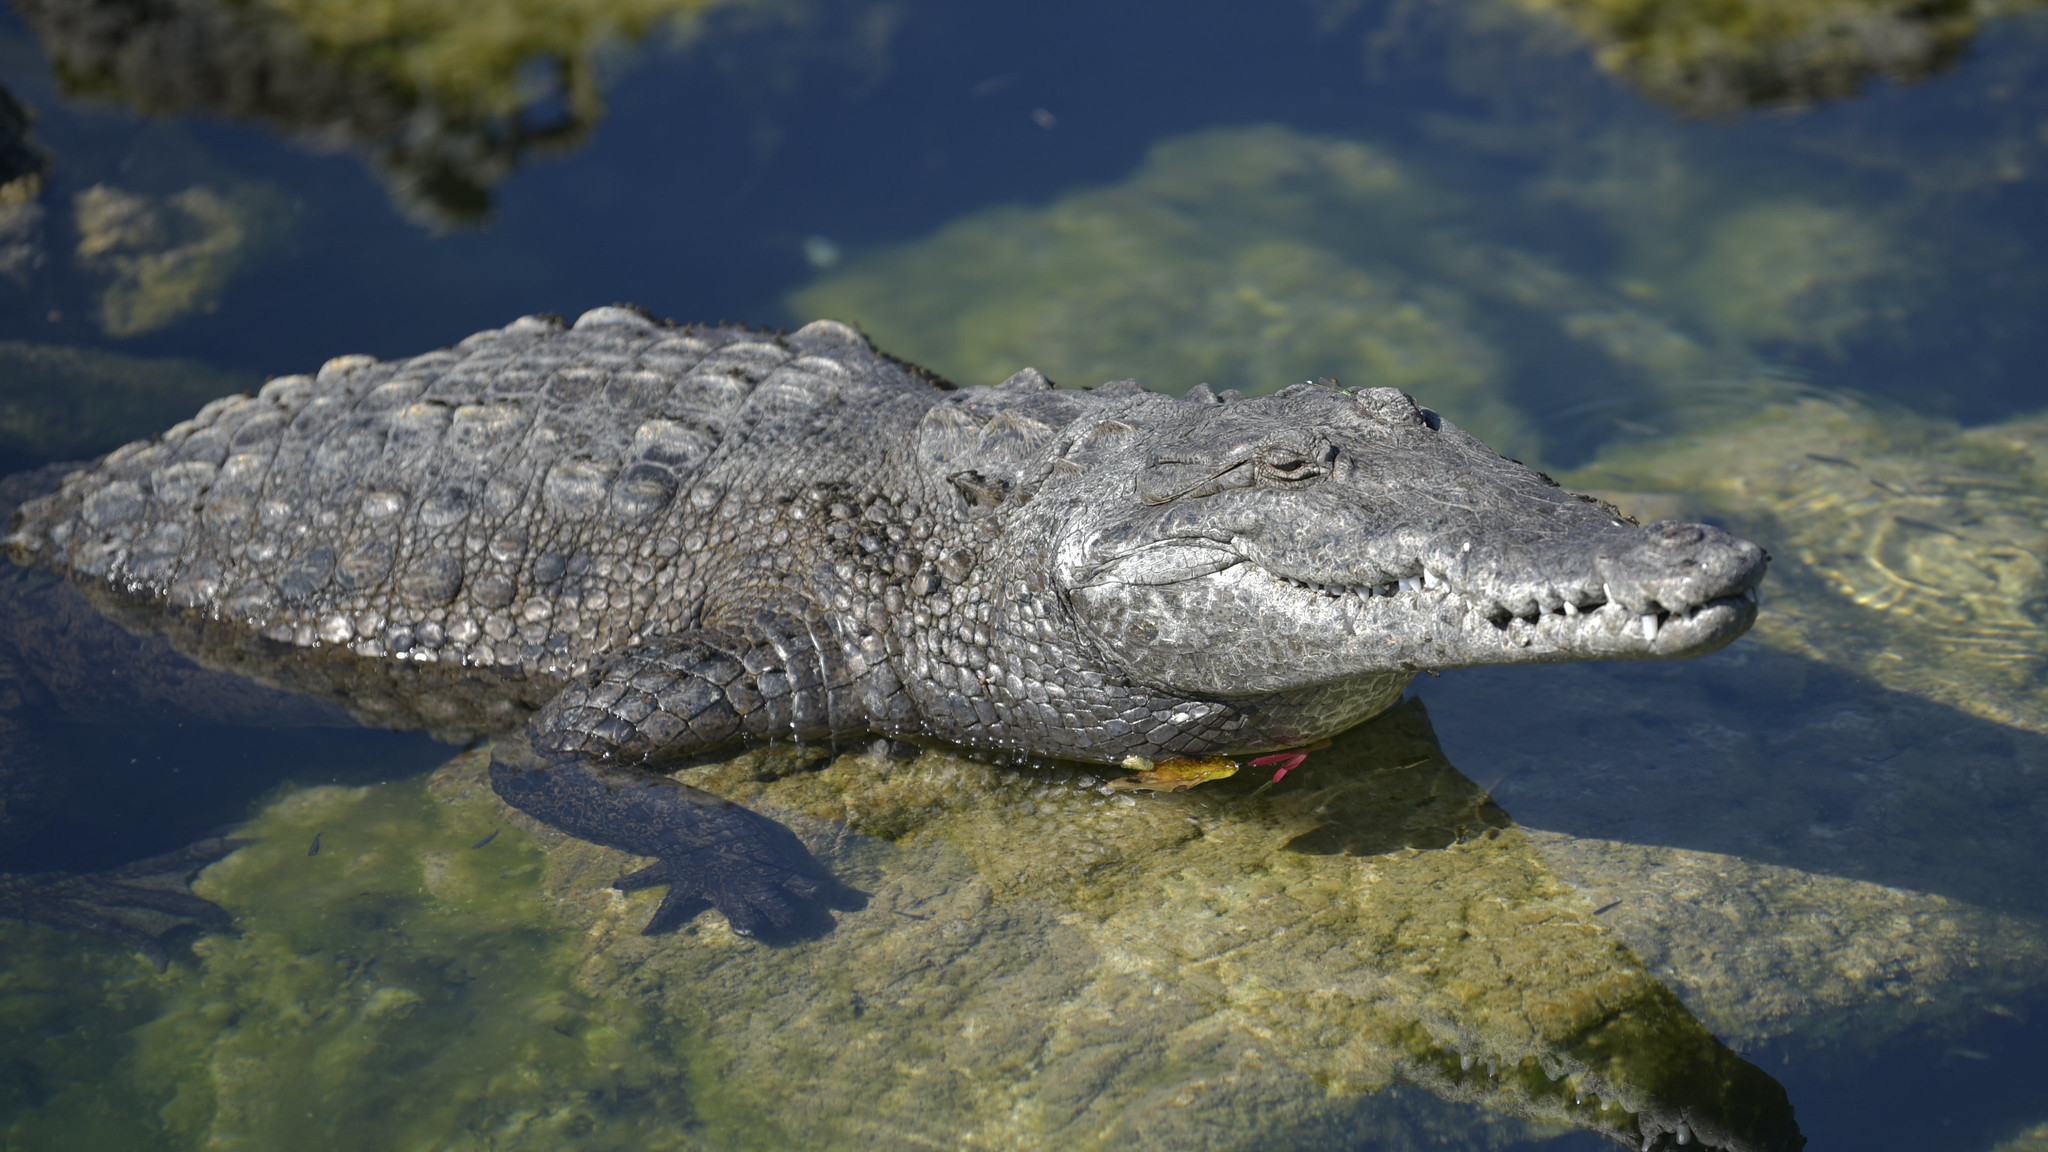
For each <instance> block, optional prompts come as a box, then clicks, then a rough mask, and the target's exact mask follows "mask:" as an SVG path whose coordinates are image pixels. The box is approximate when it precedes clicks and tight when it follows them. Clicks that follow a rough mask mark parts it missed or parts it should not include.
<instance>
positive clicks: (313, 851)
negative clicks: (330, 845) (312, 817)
mask: <svg viewBox="0 0 2048 1152" xmlns="http://www.w3.org/2000/svg"><path fill="white" fill-rule="evenodd" d="M319 854H320V833H318V832H315V833H313V846H312V847H311V848H308V849H306V855H308V856H318V855H319Z"/></svg>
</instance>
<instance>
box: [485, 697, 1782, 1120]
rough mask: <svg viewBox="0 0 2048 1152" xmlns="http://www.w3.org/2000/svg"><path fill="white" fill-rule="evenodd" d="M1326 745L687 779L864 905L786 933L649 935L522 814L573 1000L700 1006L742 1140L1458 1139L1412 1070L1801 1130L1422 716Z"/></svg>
mask: <svg viewBox="0 0 2048 1152" xmlns="http://www.w3.org/2000/svg"><path fill="white" fill-rule="evenodd" d="M1318 757H1319V759H1317V760H1312V761H1311V762H1310V764H1309V765H1308V766H1306V767H1304V768H1302V769H1297V770H1296V773H1295V774H1294V775H1292V776H1290V777H1289V779H1288V781H1287V782H1286V783H1285V784H1284V785H1282V786H1281V787H1279V788H1275V789H1273V790H1271V791H1269V792H1267V793H1264V794H1262V795H1261V796H1259V797H1257V798H1256V799H1254V798H1252V796H1251V793H1252V792H1253V791H1254V790H1255V789H1256V787H1257V785H1256V782H1255V781H1251V780H1248V779H1233V780H1225V781H1218V782H1214V783H1211V784H1207V785H1204V786H1203V788H1201V789H1200V790H1197V791H1191V792H1187V793H1181V794H1159V795H1155V796H1153V797H1152V798H1147V799H1139V798H1134V797H1131V796H1128V795H1125V794H1117V793H1111V792H1110V791H1109V790H1108V789H1106V788H1105V787H1104V786H1103V783H1102V781H1100V780H1099V779H1097V778H1096V777H1094V776H1093V775H1092V774H1089V773H1085V772H1082V771H1081V770H1078V769H1005V768H995V767H991V766H988V765H985V764H981V763H978V762H974V761H970V760H964V759H960V758H957V757H953V756H949V755H945V754H941V753H927V754H925V755H924V756H921V757H920V758H918V759H917V760H915V761H914V762H907V763H905V762H895V761H889V760H886V759H882V758H878V757H875V756H871V755H862V756H842V757H837V758H832V757H820V756H818V755H813V756H811V757H810V758H809V759H808V760H807V759H806V757H805V755H804V754H803V753H800V752H796V751H791V750H785V751H782V752H775V751H770V752H767V753H756V754H752V755H749V756H745V757H742V758H740V759H739V760H735V761H732V762H729V763H726V764H721V765H712V766H707V767H705V768H701V769H694V770H691V772H689V773H688V778H689V779H690V780H691V781H692V782H693V783H696V784H698V785H699V786H703V787H709V788H712V789H714V790H716V791H718V792H720V793H722V794H725V795H728V796H731V797H732V798H734V799H737V800H741V801H742V802H745V803H748V804H749V805H751V806H754V807H756V808H758V809H760V810H762V811H766V812H770V813H773V814H775V815H777V816H778V817H779V818H782V819H785V820H787V821H788V822H789V823H790V824H791V825H792V826H793V827H795V828H797V830H798V831H799V833H800V834H802V835H804V836H805V837H806V839H807V840H808V841H809V842H810V843H811V844H812V846H813V848H814V850H816V851H818V852H819V854H820V855H821V857H823V858H825V859H827V860H829V861H830V862H831V863H832V865H833V867H834V868H835V871H837V872H838V873H839V874H840V875H841V876H843V877H844V878H845V879H847V881H848V882H849V883H852V884H854V885H856V886H857V887H859V888H861V889H863V890H865V891H866V892H868V893H869V895H870V902H869V905H868V907H867V909H866V910H864V911H862V912H860V913H857V914H851V915H845V916H842V917H841V918H840V923H839V925H838V927H837V928H835V929H834V930H833V931H832V932H831V933H829V934H828V935H826V936H824V937H823V938H820V939H817V940H813V941H808V942H805V943H802V944H799V945H796V946H793V947H789V948H765V947H762V946H759V945H757V944H755V943H753V942H751V941H748V940H744V939H741V938H738V937H735V936H733V935H732V934H731V933H730V932H729V931H728V930H726V929H725V928H724V926H723V924H722V922H720V921H719V920H718V919H717V918H716V917H715V916H711V917H707V918H706V920H705V921H704V922H702V923H700V924H699V925H698V926H697V927H695V928H693V929H691V930H688V931H686V932H685V933H683V934H682V935H680V936H678V937H674V938H646V937H640V936H638V935H636V933H637V930H638V927H639V925H641V924H642V923H644V922H645V920H646V917H647V915H648V914H649V913H650V911H651V907H652V905H651V904H650V903H649V901H648V900H647V899H646V898H644V897H642V896H638V895H636V896H633V897H630V898H625V899H622V898H620V897H619V896H618V895H617V894H615V893H612V892H610V891H609V890H608V889H606V888H605V887H604V885H605V884H606V883H607V882H608V881H610V880H611V879H613V878H615V877H616V876H618V875H620V874H622V873H623V872H624V871H627V870H630V868H631V867H632V865H633V861H631V860H630V859H628V858H626V857H623V856H621V855H619V854H617V853H614V852H610V851H608V850H604V849H598V848H594V847H592V846H589V845H586V844H581V843H578V842H574V841H569V840H566V839H564V838H561V837H559V836H556V835H554V834H552V833H547V832H545V831H542V832H539V833H538V834H537V835H538V837H539V839H541V840H542V841H543V842H547V843H548V845H549V847H548V860H549V871H548V878H547V880H546V882H545V883H546V890H547V892H548V898H549V900H550V902H552V903H556V904H558V906H559V907H560V909H561V913H562V914H563V915H564V916H566V917H567V918H568V919H569V920H570V921H571V922H572V923H574V924H576V925H578V926H579V927H582V928H583V930H584V931H585V932H587V933H588V935H589V939H590V951H589V953H588V955H587V958H586V959H585V960H584V961H583V962H582V963H581V964H580V965H579V967H578V969H577V972H578V982H579V987H581V988H583V989H584V990H586V991H587V992H589V993H591V994H592V995H596V996H598V997H600V998H611V997H628V998H631V997H652V998H654V999H655V1000H656V1001H657V1002H658V1003H659V1004H660V1005H661V1011H663V1012H665V1013H667V1014H669V1015H671V1016H674V1017H676V1018H681V1019H687V1020H689V1021H691V1022H692V1025H693V1028H694V1029H695V1031H696V1033H697V1036H698V1039H697V1040H696V1045H697V1047H696V1049H695V1054H694V1055H693V1057H692V1061H691V1063H692V1068H693V1069H695V1070H696V1072H697V1075H698V1079H697V1081H696V1086H695V1089H694V1092H695V1095H694V1100H695V1103H696V1106H697V1109H698V1115H699V1116H700V1117H701V1118H702V1120H703V1122H704V1124H705V1130H706V1132H707V1133H710V1134H717V1133H730V1134H734V1135H733V1136H732V1137H731V1139H733V1140H734V1141H735V1142H739V1137H738V1135H737V1134H739V1133H745V1132H759V1131H770V1132H774V1133H776V1134H777V1139H776V1140H775V1141H774V1142H773V1143H775V1144H777V1145H779V1146H804V1147H817V1146H825V1147H842V1146H867V1145H871V1144H872V1143H874V1142H875V1141H877V1140H878V1139H882V1138H884V1137H888V1138H891V1139H894V1140H897V1141H908V1142H923V1141H925V1140H939V1141H943V1142H951V1143H964V1144H965V1145H967V1146H969V1147H990V1148H996V1147H1001V1148H1032V1147H1047V1148H1053V1147H1057V1148H1093V1147H1107V1146H1111V1145H1117V1146H1121V1145H1123V1144H1127V1143H1131V1142H1141V1143H1144V1144H1148V1145H1156V1146H1165V1147H1176V1148H1240V1147H1241V1148H1252V1147H1273V1146H1293V1147H1323V1146H1346V1147H1352V1146H1356V1145H1357V1144H1358V1143H1360V1142H1374V1141H1375V1140H1376V1139H1379V1138H1384V1139H1385V1140H1386V1141H1387V1142H1388V1143H1387V1146H1392V1147H1401V1146H1411V1145H1413V1144H1415V1143H1418V1142H1422V1141H1421V1137H1423V1136H1427V1135H1429V1133H1430V1132H1442V1133H1444V1134H1447V1135H1455V1134H1456V1133H1458V1132H1459V1131H1460V1130H1461V1129H1464V1128H1467V1127H1468V1122H1460V1121H1453V1120H1448V1119H1445V1118H1444V1117H1445V1115H1446V1114H1443V1113H1441V1112H1438V1113H1435V1117H1436V1118H1434V1119H1429V1120H1428V1121H1427V1125H1426V1127H1425V1129H1424V1131H1423V1132H1422V1133H1418V1132H1416V1131H1415V1126H1416V1124H1417V1123H1419V1121H1418V1119H1417V1114H1416V1113H1415V1111H1414V1106H1413V1105H1412V1104H1411V1105H1406V1106H1402V1107H1398V1108H1397V1107H1394V1106H1392V1105H1391V1104H1389V1103H1388V1099H1389V1098H1387V1097H1384V1096H1382V1095H1379V1094H1380V1093H1382V1092H1383V1091H1384V1090H1386V1089H1387V1088H1388V1087H1389V1086H1391V1085H1394V1084H1398V1083H1409V1084H1420V1085H1422V1086H1424V1087H1426V1088H1428V1089H1429V1090H1430V1091H1431V1092H1433V1093H1435V1094H1437V1095H1438V1096H1441V1097H1443V1098H1445V1099H1449V1100H1453V1101H1463V1102H1475V1103H1480V1104H1484V1105H1486V1106H1488V1107H1489V1108H1491V1109H1494V1110H1497V1111H1498V1112H1500V1113H1503V1114H1505V1115H1508V1116H1515V1117H1523V1118H1527V1119H1533V1120H1539V1121H1543V1122H1546V1123H1551V1124H1569V1125H1573V1126H1578V1127H1585V1128H1590V1129H1592V1130H1595V1131H1604V1132H1608V1133H1610V1134H1613V1135H1616V1136H1618V1137H1622V1138H1626V1139H1628V1140H1629V1141H1630V1142H1632V1143H1637V1144H1639V1143H1641V1141H1642V1140H1643V1139H1644V1138H1645V1137H1646V1136H1654V1135H1657V1134H1660V1133H1661V1134H1664V1135H1663V1137H1662V1139H1664V1140H1666V1141H1667V1142H1668V1140H1669V1139H1670V1138H1671V1137H1672V1136H1675V1134H1676V1133H1677V1131H1678V1130H1679V1125H1680V1124H1681V1123H1683V1124H1684V1125H1685V1126H1686V1127H1687V1130H1688V1132H1690V1133H1697V1134H1699V1135H1700V1136H1701V1137H1702V1138H1703V1139H1704V1138H1711V1139H1713V1140H1715V1141H1716V1142H1717V1143H1722V1144H1725V1145H1727V1146H1730V1147H1744V1148H1747V1147H1774V1146H1778V1142H1779V1141H1781V1140H1784V1139H1787V1138H1788V1137H1789V1133H1790V1132H1791V1131H1792V1129H1791V1127H1790V1117H1789V1111H1788V1109H1787V1107H1786V1105H1785V1104H1784V1099H1783V1095H1782V1091H1781V1090H1780V1089H1778V1088H1777V1086H1776V1085H1775V1084H1773V1083H1771V1082H1770V1081H1769V1079H1768V1078H1767V1077H1765V1076H1763V1074H1762V1073H1760V1072H1758V1071H1756V1070H1755V1069H1754V1068H1751V1067H1749V1066H1748V1065H1746V1064H1744V1063H1742V1062H1741V1061H1740V1060H1739V1059H1738V1058H1737V1057H1735V1056H1734V1055H1733V1054H1732V1053H1729V1052H1728V1051H1727V1050H1726V1049H1725V1048H1723V1047H1721V1046H1720V1045H1719V1044H1718V1042H1716V1041H1715V1040H1714V1039H1713V1037H1712V1036H1711V1035H1710V1034H1709V1033H1708V1032H1706V1030H1705V1029H1703V1028H1701V1027H1700V1026H1699V1025H1698V1024H1697V1023H1696V1022H1695V1021H1693V1020H1692V1018H1691V1017H1690V1016H1689V1015H1688V1014H1687V1013H1686V1012H1685V1010H1684V1009H1683V1008H1682V1007H1680V1006H1679V1004H1678V1002H1677V1000H1676V999H1675V998H1673V997H1672V996H1671V994H1670V993H1669V992H1668V991H1667V990H1666V989H1665V988H1664V986H1663V985H1661V984H1659V983H1658V982H1657V981H1656V980H1654V979H1652V978H1650V977H1649V976H1648V974H1647V973H1645V972H1644V971H1643V969H1642V968H1641V966H1640V965H1639V963H1638V962H1637V961H1636V960H1635V958H1634V957H1633V956H1632V955H1631V954H1630V953H1629V952H1628V950H1627V949H1626V948H1624V947H1621V946H1619V945H1618V944H1617V943H1616V942H1615V940H1614V938H1613V937H1612V936H1611V935H1610V934H1608V933H1607V932H1606V930H1605V929H1604V928H1603V927H1602V925H1601V923H1600V922H1599V921H1598V920H1597V919H1595V918H1594V916H1593V914H1592V912H1593V910H1592V907H1591V906H1590V905H1589V904H1587V903H1586V902H1585V900H1584V898H1583V897H1582V896H1580V895H1579V894H1578V893H1577V892H1576V891H1574V890H1573V889H1572V888H1570V887H1569V886H1568V885H1566V884H1564V883H1562V882H1561V881H1560V880H1559V879H1558V878H1557V877H1556V876H1555V875H1554V874H1553V873H1552V872H1551V871H1550V870H1549V869H1548V868H1547V867H1546V866H1545V865H1543V863H1542V862H1541V860H1540V857H1539V856H1538V855H1537V854H1536V852H1535V851H1534V849H1533V848H1532V847H1531V845H1530V844H1529V842H1528V841H1527V839H1526V838H1525V837H1524V836H1523V835H1522V834H1521V833H1520V832H1519V830H1517V829H1515V828H1513V827H1512V825H1511V824H1510V822H1509V821H1508V819H1507V817H1506V815H1505V814H1504V813H1502V812H1501V811H1500V810H1499V809H1498V808H1496V807H1495V806H1494V805H1492V804H1491V802H1490V801H1488V799H1487V798H1486V796H1485V794H1484V793H1482V792H1481V791H1479V790H1478V789H1477V788H1476V787H1474V786H1473V785H1472V784H1471V782H1470V781H1469V780H1466V779H1465V778H1464V777H1463V776H1461V775H1459V774H1458V773H1457V772H1456V771H1455V770H1454V769H1451V768H1450V766H1449V765H1448V764H1447V763H1445V762H1444V761H1443V759H1442V757H1441V755H1440V754H1439V753H1437V751H1436V749H1435V745H1434V741H1433V737H1432V736H1431V735H1430V733H1429V730H1428V727H1427V724H1426V722H1425V721H1424V720H1423V718H1422V715H1421V713H1420V710H1419V709H1418V708H1416V707H1414V706H1412V705H1411V706H1406V707H1403V708H1401V709H1398V710H1397V711H1396V712H1394V713H1391V714H1389V715H1387V716H1385V717H1383V718H1381V719H1380V720H1378V721H1375V722H1372V723H1370V724H1368V725H1366V726H1365V727H1364V728H1363V729H1361V730H1359V731H1357V732H1355V733H1354V734H1353V735H1352V736H1350V737H1348V738H1344V739H1340V740H1339V741H1338V743H1337V746H1336V747H1335V748H1333V749H1331V750H1330V751H1328V752H1326V753H1319V754H1318ZM472 787H474V788H479V789H480V788H481V787H482V784H481V783H480V782H479V783H475V784H473V785H472ZM586 926H587V927H586ZM792 1084H799V1085H802V1091H801V1098H800V1099H799V1100H792V1099H791V1087H790V1086H791V1085H792ZM1392 1099H1396V1100H1398V1099H1400V1098H1399V1097H1394V1098H1392ZM1423 1115H1428V1113H1427V1111H1426V1110H1425V1113H1423ZM1340 1133H1342V1134H1343V1135H1341V1136H1340V1135H1339V1134H1340ZM1456 1140H1457V1142H1458V1143H1460V1144H1464V1145H1466V1146H1472V1144H1473V1141H1474V1137H1472V1136H1471V1135H1469V1134H1467V1135H1464V1136H1457V1137H1456ZM1484 1143H1485V1141H1479V1144H1480V1145H1481V1146H1483V1144H1484Z"/></svg>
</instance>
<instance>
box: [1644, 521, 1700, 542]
mask: <svg viewBox="0 0 2048 1152" xmlns="http://www.w3.org/2000/svg"><path fill="white" fill-rule="evenodd" d="M1651 538H1652V539H1654V540H1655V541H1656V542H1657V544H1658V546H1659V547H1663V548H1689V547H1691V546H1692V545H1694V544H1697V543H1699V542H1700V541H1702V540H1704V539H1706V538H1707V531H1706V529H1704V528H1702V527H1700V526H1699V525H1697V524H1667V525H1665V526H1663V527H1661V528H1658V529H1657V530H1656V532H1655V534H1654V535H1653V536H1652V537H1651Z"/></svg>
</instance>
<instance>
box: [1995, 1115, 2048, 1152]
mask: <svg viewBox="0 0 2048 1152" xmlns="http://www.w3.org/2000/svg"><path fill="white" fill-rule="evenodd" d="M2042 1149H2048V1122H2044V1123H2040V1124H2036V1125H2034V1126H2033V1127H2031V1128H2028V1129H2027V1130H2026V1131H2024V1132H2021V1133H2019V1134H2017V1135H2015V1136H2013V1137H2012V1138H2011V1139H2009V1140H2001V1141H1999V1142H1998V1146H1997V1147H1996V1148H1994V1149H1993V1150H1992V1152H2042Z"/></svg>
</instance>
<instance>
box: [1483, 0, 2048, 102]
mask: <svg viewBox="0 0 2048 1152" xmlns="http://www.w3.org/2000/svg"><path fill="white" fill-rule="evenodd" d="M1514 2H1515V3H1517V4H1520V5H1521V6H1523V7H1525V8H1527V9H1529V10H1531V11H1535V12H1542V13H1546V14H1554V15H1556V16H1559V17H1562V18H1563V20H1564V21H1565V22H1567V23H1568V24H1569V25H1570V26H1571V27H1572V28H1574V29H1575V30H1577V31H1578V32H1579V34H1580V35H1582V36H1584V37H1585V38H1586V40H1587V41H1588V42H1590V43H1591V44H1592V46H1593V48H1594V51H1595V56H1596V59H1598V61H1599V63H1600V66H1601V67H1602V68H1604V69H1606V70H1608V71H1610V72H1613V73H1615V74H1616V75H1618V76H1621V77H1622V78H1624V79H1626V80H1627V81H1628V82H1629V83H1630V84H1632V85H1634V86H1635V87H1637V88H1638V89H1640V90H1641V91H1643V92H1644V93H1645V94H1646V95H1649V96H1650V97H1652V98H1654V99H1657V100H1660V101H1662V102H1664V103H1666V104H1669V105H1672V106H1673V107H1676V108H1679V109H1681V110H1683V111H1686V112H1691V113H1699V114H1713V113H1727V112H1733V111H1739V110H1742V109H1745V108H1751V107H1755V106H1759V105H1770V104H1795V103H1804V102H1809V101H1814V100H1825V99H1832V98H1839V97H1843V96H1848V95H1852V94H1854V93H1855V92H1857V91H1858V90H1860V89H1861V88H1862V87H1863V86H1864V84H1865V83H1867V82H1868V81H1869V80H1871V79H1873V78H1875V77H1880V76H1882V77H1887V78H1890V79H1894V80H1911V79H1916V78H1919V77H1923V76H1926V75H1929V74H1931V73H1934V72H1938V71H1940V70H1941V69H1943V68H1945V67H1947V66H1948V65H1950V64H1953V63H1954V62H1956V61H1957V60H1959V59H1961V58H1962V56H1963V55H1964V53H1965V52H1967V51H1968V49H1969V46H1970V42H1971V40H1972V39H1973V38H1974V37H1975V35H1976V34H1977V31H1978V29H1979V27H1980V26H1981V25H1982V24H1983V22H1984V21H1985V20H1987V19H1989V18H1991V17H1994V16H1997V15H2000V14H2003V13H2007V12H2013V11H2024V10H2027V9H2030V8H2033V7H2035V5H2033V4H2031V3H2028V2H2027V0H1950V2H1945V3H1936V4H1927V3H1919V2H1914V0H1691V2H1679V3H1673V2H1669V0H1514Z"/></svg>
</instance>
